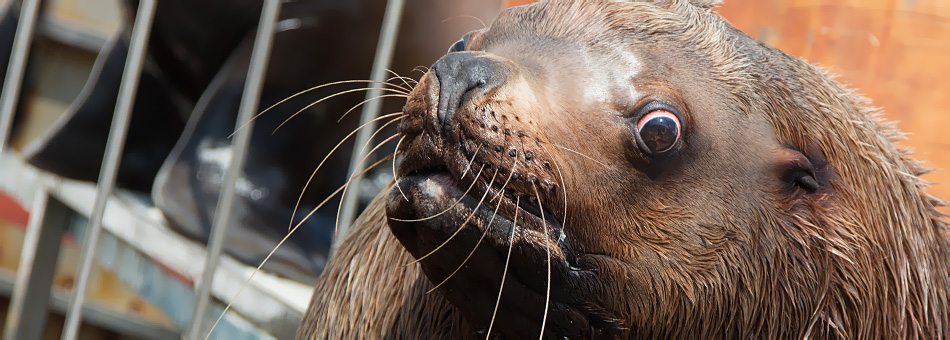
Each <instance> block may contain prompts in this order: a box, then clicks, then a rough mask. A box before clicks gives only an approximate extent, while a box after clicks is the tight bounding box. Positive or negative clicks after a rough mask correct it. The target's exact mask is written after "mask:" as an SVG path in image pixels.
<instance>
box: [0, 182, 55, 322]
mask: <svg viewBox="0 0 950 340" xmlns="http://www.w3.org/2000/svg"><path fill="white" fill-rule="evenodd" d="M71 214H72V210H70V209H69V208H68V207H66V205H64V204H63V203H62V202H59V201H58V200H56V199H55V198H50V197H49V192H48V191H47V189H46V187H45V186H44V187H43V188H41V189H40V190H39V191H38V192H37V193H36V198H34V200H33V206H32V208H31V209H30V222H29V225H27V228H26V235H25V237H24V239H23V251H22V252H21V253H20V266H19V269H18V270H17V275H16V282H15V283H14V285H13V296H12V297H11V301H10V309H9V310H8V311H7V320H6V329H5V330H4V332H3V338H4V339H40V338H41V337H42V335H43V331H44V329H45V328H46V327H45V326H46V316H47V314H48V313H49V300H50V290H51V288H52V287H53V275H54V274H55V272H56V262H57V260H58V259H59V250H60V244H61V242H62V239H63V232H64V231H65V230H66V226H67V224H68V222H69V217H70V216H71Z"/></svg>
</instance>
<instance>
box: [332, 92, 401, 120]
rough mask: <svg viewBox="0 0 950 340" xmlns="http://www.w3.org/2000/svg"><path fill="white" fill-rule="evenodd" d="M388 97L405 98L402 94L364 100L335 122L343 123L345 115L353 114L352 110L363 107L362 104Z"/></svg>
mask: <svg viewBox="0 0 950 340" xmlns="http://www.w3.org/2000/svg"><path fill="white" fill-rule="evenodd" d="M389 97H399V98H406V95H403V94H384V95H380V96H376V97H373V98H370V99H366V100H364V101H361V102H360V103H359V104H356V105H353V107H351V108H350V109H349V110H346V112H344V113H343V115H342V116H340V118H339V119H337V120H336V122H337V123H339V122H342V121H343V118H346V115H348V114H350V112H353V110H356V108H358V107H360V106H363V104H366V103H369V102H371V101H374V100H377V99H382V98H389Z"/></svg>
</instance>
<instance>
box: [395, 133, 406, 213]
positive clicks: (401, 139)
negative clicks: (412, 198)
mask: <svg viewBox="0 0 950 340" xmlns="http://www.w3.org/2000/svg"><path fill="white" fill-rule="evenodd" d="M405 139H406V136H402V138H399V142H397V143H396V149H395V151H393V154H395V153H397V152H399V145H401V144H402V141H403V140H405ZM393 183H395V184H396V189H398V190H399V193H400V194H401V195H402V198H405V199H406V202H409V197H406V193H405V192H403V191H402V188H400V187H399V178H398V177H396V157H393Z"/></svg>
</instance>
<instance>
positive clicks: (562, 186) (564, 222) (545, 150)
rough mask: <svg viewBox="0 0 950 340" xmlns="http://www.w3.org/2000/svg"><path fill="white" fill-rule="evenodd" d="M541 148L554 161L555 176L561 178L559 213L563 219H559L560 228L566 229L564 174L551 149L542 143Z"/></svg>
mask: <svg viewBox="0 0 950 340" xmlns="http://www.w3.org/2000/svg"><path fill="white" fill-rule="evenodd" d="M552 145H554V144H552ZM541 148H543V149H544V152H545V153H547V154H548V157H550V158H551V162H553V163H554V169H555V170H557V176H558V177H559V178H560V180H561V191H562V192H564V211H562V212H561V213H562V214H564V216H563V220H562V221H561V230H566V229H565V228H567V186H566V184H564V174H562V173H561V167H560V166H558V164H557V162H556V161H554V155H552V154H551V151H550V150H548V148H547V147H546V146H544V144H542V145H541Z"/></svg>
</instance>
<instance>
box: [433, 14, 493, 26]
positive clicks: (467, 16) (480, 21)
mask: <svg viewBox="0 0 950 340" xmlns="http://www.w3.org/2000/svg"><path fill="white" fill-rule="evenodd" d="M459 18H472V19H475V20H478V23H480V24H482V29H486V28H488V26H486V25H485V22H484V21H482V19H479V18H478V17H476V16H474V15H456V16H454V17H451V18H448V19H445V20H442V23H443V24H444V23H446V22H448V21H449V20H455V19H459Z"/></svg>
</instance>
